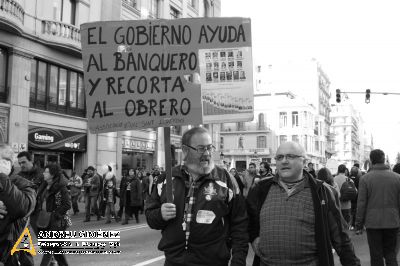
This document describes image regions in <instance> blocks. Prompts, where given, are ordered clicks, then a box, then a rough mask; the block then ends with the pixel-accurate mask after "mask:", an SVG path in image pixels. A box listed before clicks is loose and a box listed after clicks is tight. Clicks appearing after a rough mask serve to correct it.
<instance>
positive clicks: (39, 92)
mask: <svg viewBox="0 0 400 266" xmlns="http://www.w3.org/2000/svg"><path fill="white" fill-rule="evenodd" d="M30 107H33V108H38V109H43V110H49V111H54V112H58V113H66V114H70V115H76V116H81V117H85V114H86V110H85V91H84V84H83V75H82V74H81V73H79V72H76V71H73V70H70V69H66V68H63V67H60V66H57V65H53V64H50V63H46V62H43V61H39V60H32V64H31V84H30Z"/></svg>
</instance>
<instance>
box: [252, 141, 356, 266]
mask: <svg viewBox="0 0 400 266" xmlns="http://www.w3.org/2000/svg"><path fill="white" fill-rule="evenodd" d="M275 160H276V167H277V170H278V171H277V175H276V176H275V177H274V178H272V179H267V180H262V181H260V182H259V183H258V184H256V185H255V187H254V188H253V189H251V190H250V192H249V195H248V197H247V211H248V214H249V227H248V230H249V236H250V243H251V245H252V248H253V250H254V253H255V255H256V256H255V258H254V263H253V265H261V266H265V265H282V266H284V265H285V266H286V265H314V266H333V265H334V260H333V255H332V248H334V249H335V250H336V252H337V254H338V255H339V257H340V261H341V263H342V265H346V266H350V265H351V266H358V265H360V261H359V259H358V258H357V257H356V255H355V254H354V249H353V245H352V243H351V241H350V238H349V236H348V235H347V233H346V232H345V228H343V226H342V222H341V219H342V217H341V215H340V211H339V209H338V207H337V205H336V204H335V199H334V196H333V193H332V191H331V189H330V188H329V186H328V185H326V184H325V183H324V182H322V181H320V180H317V179H315V178H313V177H312V176H311V175H310V174H309V173H308V172H307V171H306V170H305V169H304V166H305V162H306V154H305V151H304V148H303V147H302V146H301V145H300V144H299V143H297V142H285V143H283V144H281V145H280V146H279V148H278V150H277V152H276V156H275Z"/></svg>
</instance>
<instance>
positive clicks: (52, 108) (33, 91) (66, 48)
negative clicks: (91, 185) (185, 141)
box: [0, 0, 221, 177]
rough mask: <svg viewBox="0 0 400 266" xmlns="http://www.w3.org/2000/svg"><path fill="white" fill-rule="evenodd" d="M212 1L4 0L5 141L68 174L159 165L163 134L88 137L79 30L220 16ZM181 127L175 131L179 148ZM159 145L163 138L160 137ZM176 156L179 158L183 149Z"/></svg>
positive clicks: (0, 23)
mask: <svg viewBox="0 0 400 266" xmlns="http://www.w3.org/2000/svg"><path fill="white" fill-rule="evenodd" d="M220 9H221V6H220V1H215V0H214V1H210V0H148V1H144V0H96V1H90V0H79V1H77V0H37V1H22V0H4V1H1V8H0V142H5V143H9V144H10V145H11V146H12V147H13V149H14V151H15V152H20V151H23V150H28V151H30V152H31V153H32V154H33V157H34V161H35V162H36V163H37V164H38V165H40V166H41V167H43V166H44V165H45V164H47V163H48V162H49V161H56V162H59V163H60V164H61V167H62V168H63V169H65V170H66V171H67V173H68V172H69V173H71V172H72V171H74V170H76V171H77V172H78V173H81V172H82V171H83V169H84V168H86V167H87V166H88V165H93V166H95V167H97V169H98V170H99V171H100V172H101V171H102V170H103V169H104V167H105V166H106V165H111V166H112V167H113V169H114V172H116V174H117V176H118V177H120V176H121V173H122V171H123V170H126V169H128V168H138V167H140V168H144V169H151V168H152V166H153V165H155V164H157V163H160V162H161V163H162V157H163V153H160V152H157V151H158V150H160V149H159V148H160V147H162V146H163V144H162V142H160V141H157V140H159V139H160V136H161V135H162V131H160V130H158V129H156V128H153V129H147V130H134V131H126V132H115V133H105V134H91V133H90V132H89V131H88V127H87V118H86V108H85V90H84V85H83V71H82V54H81V42H80V32H79V27H80V25H81V24H82V23H85V22H90V21H106V20H136V19H157V18H165V19H174V18H181V17H211V16H219V15H220ZM181 131H182V129H181V128H180V127H176V128H175V127H174V128H173V129H172V133H173V134H172V137H171V143H172V144H175V145H176V146H177V147H178V146H179V145H180V144H179V143H180V140H179V135H180V134H181ZM161 139H162V138H161ZM177 150H178V154H177V155H178V156H177V157H178V158H179V149H177Z"/></svg>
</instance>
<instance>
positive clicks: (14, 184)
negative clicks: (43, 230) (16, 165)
mask: <svg viewBox="0 0 400 266" xmlns="http://www.w3.org/2000/svg"><path fill="white" fill-rule="evenodd" d="M0 200H1V201H2V202H3V203H4V204H5V206H6V208H7V212H8V213H7V215H6V216H5V218H4V219H1V220H0V250H1V252H0V262H5V261H6V260H7V259H8V257H9V256H8V255H9V251H10V250H11V248H12V247H13V245H14V244H15V242H16V241H17V240H18V238H19V236H20V235H21V233H22V231H23V230H24V228H25V226H26V225H27V222H28V217H29V215H30V214H31V213H32V212H33V210H34V208H35V205H36V192H35V185H34V184H33V183H32V182H30V181H28V180H26V179H25V178H22V177H21V176H19V175H13V176H11V177H8V176H7V175H5V174H2V173H0Z"/></svg>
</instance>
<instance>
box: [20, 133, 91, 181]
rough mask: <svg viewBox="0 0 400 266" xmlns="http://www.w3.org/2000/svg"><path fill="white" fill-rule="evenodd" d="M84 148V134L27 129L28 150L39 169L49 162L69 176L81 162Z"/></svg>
mask: <svg viewBox="0 0 400 266" xmlns="http://www.w3.org/2000/svg"><path fill="white" fill-rule="evenodd" d="M86 148H87V134H86V133H82V132H75V131H66V130H60V129H53V128H44V127H31V126H30V127H29V132H28V150H29V151H30V152H31V153H32V157H33V158H32V159H33V161H34V163H35V164H36V165H37V166H39V167H41V168H43V167H44V166H45V165H46V164H48V163H49V162H56V163H58V164H60V166H61V168H62V169H64V170H65V171H66V172H67V174H69V175H71V173H72V171H73V170H74V169H75V168H76V162H77V161H82V159H83V158H82V157H83V155H84V153H85V152H86Z"/></svg>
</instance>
